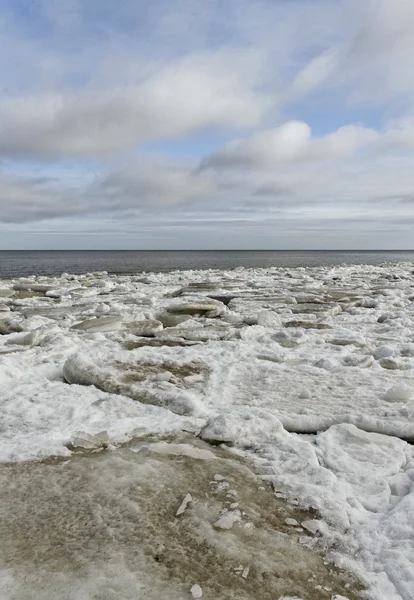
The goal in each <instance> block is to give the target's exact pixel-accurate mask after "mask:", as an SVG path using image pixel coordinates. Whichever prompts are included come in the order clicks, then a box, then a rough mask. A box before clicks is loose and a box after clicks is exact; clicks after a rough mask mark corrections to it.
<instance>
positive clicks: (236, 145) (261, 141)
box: [201, 121, 379, 169]
mask: <svg viewBox="0 0 414 600" xmlns="http://www.w3.org/2000/svg"><path fill="white" fill-rule="evenodd" d="M378 138H379V134H378V133H377V132H376V131H374V130H373V129H368V128H365V127H361V126H357V125H348V126H344V127H341V128H339V129H338V130H337V131H335V132H333V133H330V134H328V135H326V136H323V137H321V138H312V131H311V128H310V127H309V125H307V124H306V123H303V122H299V121H289V122H287V123H284V124H283V125H280V126H279V127H277V128H275V129H271V130H266V131H260V132H258V133H255V134H254V135H253V136H252V137H251V138H248V139H242V140H236V141H232V142H230V143H228V144H227V145H226V146H224V148H222V149H221V150H219V151H218V152H216V153H214V154H212V155H211V156H210V157H207V158H205V159H204V160H203V162H202V164H201V168H202V169H206V168H216V169H220V168H226V167H250V168H264V169H269V168H272V167H275V166H277V165H280V164H289V163H293V162H302V161H321V160H331V159H335V158H341V157H346V156H352V154H354V153H355V152H356V151H357V150H359V149H360V148H363V147H364V146H367V145H369V144H373V143H374V142H376V141H377V140H378Z"/></svg>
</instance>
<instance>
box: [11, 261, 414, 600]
mask: <svg viewBox="0 0 414 600" xmlns="http://www.w3.org/2000/svg"><path fill="white" fill-rule="evenodd" d="M413 287H414V275H413V265H412V264H410V263H400V264H384V265H381V266H368V265H359V266H352V265H348V266H338V267H335V268H334V269H332V268H328V267H320V268H297V269H284V268H283V269H282V268H269V269H238V270H237V272H234V271H228V272H225V271H219V270H210V271H187V272H179V271H176V272H170V273H150V274H146V275H144V276H133V275H131V276H116V275H108V274H106V273H99V274H98V273H94V274H92V273H89V274H84V275H79V276H75V275H67V274H66V275H62V276H61V277H35V276H34V277H32V278H26V279H24V280H23V279H22V280H17V279H14V280H3V281H0V296H1V311H2V314H3V316H2V318H1V319H0V385H1V388H2V394H1V397H0V430H1V442H0V460H1V461H3V462H18V461H26V460H33V459H36V460H39V459H44V458H47V457H50V456H70V455H71V453H72V452H74V451H76V449H84V450H87V449H89V450H97V451H99V450H100V449H102V448H111V447H115V446H116V445H119V444H123V443H125V442H127V441H129V440H133V439H134V438H137V437H143V436H147V435H152V436H159V437H160V436H166V435H170V434H173V433H177V432H179V431H182V430H185V431H192V432H194V433H195V434H199V435H200V437H201V438H202V439H203V440H205V441H208V442H211V443H214V444H217V443H219V444H220V443H223V444H226V445H228V446H229V447H230V448H231V449H232V450H233V452H236V453H241V454H243V455H245V456H246V457H248V458H249V459H250V460H252V461H254V462H255V464H256V466H257V469H258V470H260V472H261V473H262V475H263V477H264V478H265V479H267V480H269V481H271V482H272V483H273V485H274V486H275V489H277V493H278V494H281V495H283V496H284V497H285V498H286V499H287V500H288V501H291V502H297V503H298V504H299V505H300V506H302V507H304V508H307V507H313V508H315V509H317V511H318V513H319V514H318V518H317V519H315V520H312V519H309V520H306V521H304V522H303V523H302V526H303V527H304V528H305V529H306V530H307V531H309V532H311V533H312V534H313V535H314V536H315V537H314V538H312V539H315V543H316V544H317V546H318V547H319V548H321V549H323V550H324V551H325V552H326V555H327V557H328V558H329V560H332V561H334V562H335V563H336V564H337V565H338V566H341V567H344V568H346V569H348V570H350V571H351V572H352V573H354V574H355V575H356V576H357V577H358V578H359V579H360V580H361V581H362V583H363V584H364V585H366V586H367V588H368V593H369V597H370V598H371V599H372V600H413V598H414V523H413V521H412V517H411V515H412V514H413V510H414V447H413V446H411V445H410V444H408V443H407V440H411V441H412V440H414V338H413V331H414V310H413V306H414V303H413V301H412V297H413ZM131 348H133V349H131ZM304 434H305V435H304ZM156 443H157V444H160V445H159V446H158V450H156V451H158V452H163V451H164V450H163V446H162V444H163V442H162V441H158V442H156ZM154 451H155V450H154ZM165 451H166V450H165ZM176 452H177V456H186V454H185V449H181V450H178V449H177V450H176ZM185 492H186V490H185ZM185 492H184V493H185ZM240 519H241V514H240V513H239V511H236V510H234V511H228V512H227V513H224V514H223V515H221V516H219V518H218V520H217V521H216V527H217V526H218V525H217V523H220V522H222V523H223V524H230V521H232V523H231V524H230V527H231V526H232V525H233V524H234V523H236V522H237V521H238V520H240ZM220 520H221V521H220Z"/></svg>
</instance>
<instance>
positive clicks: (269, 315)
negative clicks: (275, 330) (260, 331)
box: [257, 310, 282, 327]
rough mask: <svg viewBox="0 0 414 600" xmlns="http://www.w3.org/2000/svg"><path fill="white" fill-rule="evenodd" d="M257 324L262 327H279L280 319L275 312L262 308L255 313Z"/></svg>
mask: <svg viewBox="0 0 414 600" xmlns="http://www.w3.org/2000/svg"><path fill="white" fill-rule="evenodd" d="M257 324H258V325H262V326H263V327H280V326H281V325H282V321H281V320H280V316H279V315H278V313H277V312H274V311H272V310H264V311H262V312H260V313H259V314H258V315H257Z"/></svg>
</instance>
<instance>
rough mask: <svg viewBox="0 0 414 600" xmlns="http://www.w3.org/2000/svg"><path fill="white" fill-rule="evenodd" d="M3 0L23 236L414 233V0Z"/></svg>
mask: <svg viewBox="0 0 414 600" xmlns="http://www.w3.org/2000/svg"><path fill="white" fill-rule="evenodd" d="M4 5H5V10H3V12H2V15H1V16H0V77H1V79H2V93H1V94H0V160H1V161H2V164H1V168H2V171H1V173H0V188H1V195H0V222H3V223H6V224H7V227H6V228H7V229H8V230H13V231H18V230H19V228H20V230H22V228H23V227H24V230H25V231H33V232H34V231H37V232H39V235H41V233H42V232H44V231H47V230H48V228H49V229H50V230H51V231H56V232H58V231H62V232H64V231H70V232H71V234H73V236H74V238H73V239H75V238H76V232H79V235H81V234H82V235H85V236H86V235H87V234H88V232H93V236H94V238H95V239H100V245H102V246H105V245H106V243H107V242H106V233H108V236H110V235H113V236H117V238H116V239H118V240H119V239H121V240H122V239H123V232H129V235H130V236H131V238H130V239H131V244H132V243H133V239H136V237H135V238H134V235H136V234H137V233H139V232H140V233H141V234H142V235H143V236H144V237H145V239H146V240H150V239H151V235H153V236H154V237H156V238H157V239H158V245H159V240H160V239H161V240H164V239H167V240H169V242H168V243H169V244H170V245H171V246H174V245H176V246H177V245H180V244H182V245H185V244H186V243H188V244H190V245H191V244H193V245H194V246H199V245H203V241H202V240H203V239H208V240H209V242H208V243H209V244H210V245H212V246H213V247H214V236H216V238H217V240H216V244H217V245H221V246H226V245H227V247H228V246H230V247H231V245H232V243H233V245H235V246H240V245H243V244H247V243H248V242H247V240H250V242H249V243H250V244H251V245H252V246H254V245H255V243H254V239H256V240H257V241H258V242H260V243H261V241H262V240H267V241H266V244H268V245H269V246H270V247H271V245H272V244H274V245H277V242H276V241H275V238H274V235H276V234H277V236H276V238H277V240H287V239H288V237H289V236H290V237H289V240H290V241H289V244H292V245H293V246H294V245H295V243H294V240H295V239H296V240H297V243H298V244H302V247H303V245H305V246H306V245H308V246H309V247H310V246H312V243H311V241H312V239H313V238H312V236H316V237H315V239H316V240H317V242H318V245H319V244H321V243H322V242H321V235H320V233H321V232H323V231H325V232H326V237H325V238H324V239H326V240H328V241H329V240H331V242H329V243H336V240H337V238H338V236H339V233H338V232H339V231H340V230H341V228H342V229H343V230H344V231H348V233H347V234H346V235H347V236H348V237H347V238H346V239H347V240H348V242H349V243H351V241H350V240H352V239H353V240H354V241H355V239H356V237H355V236H352V235H351V233H349V232H352V228H354V230H355V231H357V232H358V235H362V233H363V229H364V227H365V228H366V230H367V231H368V230H369V235H370V236H371V237H370V245H372V243H373V242H372V240H373V239H374V238H375V231H377V232H378V235H377V239H378V244H374V245H381V244H383V243H385V242H384V236H385V233H384V232H385V230H387V231H388V230H389V232H390V233H389V236H391V232H392V231H394V235H395V236H396V237H395V240H396V242H395V243H398V242H399V240H400V237H399V235H398V233H397V234H395V231H401V232H403V233H404V232H405V233H404V235H406V232H407V223H411V222H412V221H410V219H411V217H412V206H413V204H412V201H411V199H412V190H413V189H414V175H413V174H412V162H413V151H414V103H413V97H414V95H413V93H414V80H413V78H412V77H411V64H410V61H409V57H410V56H412V55H413V54H414V35H413V32H414V5H413V3H412V1H411V0H367V1H366V2H360V0H337V1H336V2H332V1H331V0H313V1H312V2H309V1H308V0H295V1H294V2H293V1H292V2H286V1H285V0H274V1H267V0H266V1H263V2H262V1H260V2H257V1H256V0H226V2H223V1H222V0H209V1H208V2H205V1H202V0H185V1H182V0H153V1H152V2H151V3H145V2H143V1H141V0H122V1H121V2H120V3H118V5H117V6H116V9H114V4H113V1H112V0H56V2H50V1H48V0H33V1H32V2H30V3H29V4H28V5H27V7H26V8H25V11H22V10H20V8H19V3H18V2H15V1H14V0H4ZM148 142H150V143H148ZM151 142H153V143H151ZM154 142H155V143H154ZM150 148H152V153H151V150H150ZM154 148H156V149H157V153H158V154H157V155H156V156H155V154H154ZM204 148H208V150H203V149H204ZM180 156H185V157H186V160H185V161H184V160H180V158H179V157H180ZM200 156H201V159H200ZM367 223H369V224H370V225H369V226H368V225H367ZM23 224H24V225H23ZM99 231H102V232H103V233H102V234H101V238H99ZM243 231H245V232H246V239H244V238H243ZM332 232H333V233H332ZM68 235H69V234H68ZM91 235H92V233H91ZM344 235H345V234H344ZM387 235H388V234H387ZM157 236H158V237H157ZM272 236H273V237H272ZM295 236H296V238H295ZM407 236H408V234H407V235H406V238H404V239H408V237H407ZM333 238H335V239H334V241H332V239H333ZM339 238H340V236H339ZM114 239H115V238H114ZM344 239H345V238H344ZM401 239H403V238H401ZM186 240H187V241H186ZM231 240H233V242H232V241H231ZM306 240H310V241H309V242H308V243H306ZM387 240H388V241H387V242H386V243H388V244H391V241H390V240H391V237H389V238H387ZM74 243H76V240H75V242H74ZM148 243H150V242H148ZM263 243H265V242H263ZM286 243H287V242H286ZM315 243H316V242H315ZM367 243H368V242H367ZM404 243H408V242H404ZM338 244H340V242H339V241H338ZM98 245H99V244H98ZM391 245H392V244H391Z"/></svg>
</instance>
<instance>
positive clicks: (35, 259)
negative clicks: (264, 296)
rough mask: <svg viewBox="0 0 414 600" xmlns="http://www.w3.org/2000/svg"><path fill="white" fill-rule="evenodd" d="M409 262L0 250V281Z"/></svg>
mask: <svg viewBox="0 0 414 600" xmlns="http://www.w3.org/2000/svg"><path fill="white" fill-rule="evenodd" d="M397 261H413V262H414V250H413V251H397V250H396V251H320V250H318V251H302V250H301V251H299V250H298V251H291V250H283V251H281V250H277V251H274V250H268V251H264V250H211V251H206V250H199V251H192V250H191V251H190V250H189V251H187V250H182V251H152V250H151V251H149V250H148V251H142V250H137V251H135V250H131V251H125V250H116V251H113V250H106V251H102V250H96V251H95V250H88V251H83V250H79V251H71V250H68V251H0V277H21V276H27V275H32V274H36V275H60V274H61V273H76V274H80V273H87V272H91V271H108V273H124V274H126V273H128V274H129V273H141V272H142V271H171V270H175V269H212V268H219V269H231V268H233V267H239V266H243V267H314V266H319V265H327V266H329V265H338V264H342V263H347V264H364V263H366V264H371V265H376V264H381V263H383V262H397Z"/></svg>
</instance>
